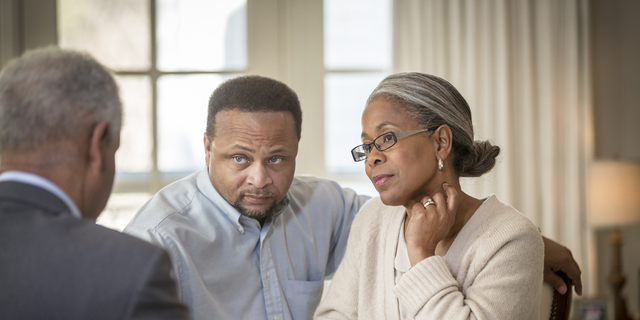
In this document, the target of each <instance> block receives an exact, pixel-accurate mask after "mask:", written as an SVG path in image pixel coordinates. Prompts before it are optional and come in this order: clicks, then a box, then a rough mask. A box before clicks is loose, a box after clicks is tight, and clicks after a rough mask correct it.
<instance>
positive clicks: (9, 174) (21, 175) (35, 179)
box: [0, 170, 82, 218]
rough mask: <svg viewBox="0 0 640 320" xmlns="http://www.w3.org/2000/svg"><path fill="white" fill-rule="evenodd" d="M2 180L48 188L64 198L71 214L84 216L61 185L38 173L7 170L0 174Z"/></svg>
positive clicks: (63, 200)
mask: <svg viewBox="0 0 640 320" xmlns="http://www.w3.org/2000/svg"><path fill="white" fill-rule="evenodd" d="M2 181H15V182H21V183H26V184H30V185H32V186H36V187H39V188H42V189H44V190H47V191H49V192H51V193H53V194H54V195H55V196H57V197H58V198H60V200H62V202H64V204H66V205H67V208H69V211H71V214H72V215H73V216H74V217H76V218H82V214H81V213H80V209H78V206H76V204H75V202H73V200H71V198H70V197H69V196H68V195H67V194H66V193H65V192H64V191H62V189H60V187H58V186H57V185H55V184H54V183H53V182H51V181H49V180H47V179H45V178H43V177H41V176H39V175H37V174H33V173H29V172H24V171H14V170H11V171H5V172H3V173H2V174H0V182H2Z"/></svg>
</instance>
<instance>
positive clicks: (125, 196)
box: [96, 192, 151, 231]
mask: <svg viewBox="0 0 640 320" xmlns="http://www.w3.org/2000/svg"><path fill="white" fill-rule="evenodd" d="M149 198H151V194H149V193H144V192H140V193H112V194H111V197H109V202H107V206H106V207H105V208H104V211H102V213H101V214H100V216H99V217H98V219H97V221H96V223H97V224H99V225H102V226H105V227H107V228H111V229H115V230H118V231H122V230H123V229H124V227H126V226H127V224H128V223H129V221H131V219H132V218H133V216H134V215H135V214H136V212H138V210H139V209H140V207H142V205H144V204H145V202H147V201H148V200H149Z"/></svg>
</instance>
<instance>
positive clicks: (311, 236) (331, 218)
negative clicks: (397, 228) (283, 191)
mask: <svg viewBox="0 0 640 320" xmlns="http://www.w3.org/2000/svg"><path fill="white" fill-rule="evenodd" d="M366 200H368V197H366V196H358V195H356V193H355V192H354V191H353V190H350V189H343V188H341V187H340V186H339V185H338V184H337V183H335V182H332V181H329V180H325V179H320V178H317V177H311V176H296V177H295V178H294V180H293V183H292V184H291V187H290V188H289V191H288V192H287V195H286V198H285V201H286V204H287V205H286V207H285V208H284V209H283V210H282V211H280V212H279V213H277V214H276V215H275V216H273V217H272V218H269V219H267V220H266V222H265V223H264V226H262V227H260V224H259V223H258V221H256V220H254V219H251V218H247V217H245V216H242V215H240V213H239V212H238V211H237V210H236V209H235V208H233V207H232V206H231V205H230V204H229V203H228V202H227V201H226V200H225V199H224V198H222V196H220V194H219V193H218V192H217V191H216V190H215V189H214V188H213V185H212V184H211V181H210V180H209V175H208V171H207V168H204V169H203V170H202V171H199V172H196V173H194V174H192V175H190V176H188V177H186V178H184V179H182V180H180V181H177V182H175V183H173V184H171V185H169V186H167V187H166V188H164V189H162V190H160V192H158V193H157V194H156V195H155V196H154V197H153V198H151V200H149V201H148V202H147V203H146V204H145V205H144V206H143V207H142V208H141V209H140V211H138V213H137V214H136V216H135V217H134V218H133V220H132V221H131V222H130V223H129V225H128V226H127V227H126V228H125V230H124V232H126V233H129V234H132V235H135V236H137V237H140V238H142V239H145V240H147V241H150V242H152V243H155V244H157V245H160V246H162V247H164V248H165V249H167V251H169V253H170V255H171V258H172V262H173V266H174V276H175V278H176V281H177V282H178V284H179V288H180V293H181V297H182V300H183V301H184V302H185V303H186V304H188V305H189V307H190V309H191V314H192V317H193V318H194V319H234V320H235V319H270V320H279V319H296V320H297V319H311V318H312V316H313V312H314V311H315V309H316V307H317V306H318V303H319V302H320V298H321V295H322V289H323V281H324V279H325V277H326V276H327V275H330V274H332V273H333V272H335V270H336V269H337V268H338V265H339V264H340V261H341V260H342V257H343V255H344V251H345V249H346V243H347V238H348V236H349V230H350V228H351V222H352V221H353V218H354V217H355V215H356V213H357V211H358V209H359V208H360V207H361V206H362V205H363V204H364V202H365V201H366Z"/></svg>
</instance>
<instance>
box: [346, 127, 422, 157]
mask: <svg viewBox="0 0 640 320" xmlns="http://www.w3.org/2000/svg"><path fill="white" fill-rule="evenodd" d="M433 130H434V129H422V130H415V131H404V132H393V131H389V132H386V133H383V134H381V135H379V136H378V137H377V138H375V139H373V142H371V143H365V144H361V145H359V146H357V147H355V148H353V149H351V156H353V161H355V162H358V161H362V160H364V159H366V158H367V157H368V156H369V153H370V152H371V150H373V147H376V149H378V150H379V151H384V150H387V149H389V148H391V147H393V146H394V145H395V144H396V143H397V142H398V140H400V139H402V138H406V137H408V136H412V135H414V134H418V133H420V132H426V131H433Z"/></svg>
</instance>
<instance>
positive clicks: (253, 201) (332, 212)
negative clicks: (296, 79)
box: [124, 76, 579, 320]
mask: <svg viewBox="0 0 640 320" xmlns="http://www.w3.org/2000/svg"><path fill="white" fill-rule="evenodd" d="M301 127H302V111H301V109H300V103H299V101H298V98H297V96H296V94H295V93H294V92H293V91H292V90H291V89H290V88H289V87H287V86H286V85H285V84H283V83H281V82H279V81H276V80H273V79H269V78H264V77H259V76H243V77H238V78H234V79H231V80H228V81H227V82H225V83H223V84H222V85H221V86H219V87H218V88H217V89H216V90H215V91H214V92H213V94H212V96H211V98H210V100H209V111H208V117H207V129H206V133H205V134H204V148H205V161H206V165H207V167H205V168H203V169H202V170H201V171H199V172H195V173H193V174H192V175H190V176H188V177H186V178H184V179H182V180H179V181H177V182H174V183H172V184H170V185H169V186H167V187H166V188H164V189H162V190H160V191H159V192H158V193H157V194H156V195H155V196H154V197H153V198H151V200H149V201H148V202H147V203H146V204H145V205H144V206H143V207H142V208H141V209H140V211H139V212H138V213H137V215H136V216H135V217H134V218H133V220H132V221H131V222H130V224H129V225H128V226H127V227H126V228H125V230H124V231H125V232H126V233H129V234H132V235H135V236H138V237H141V238H143V239H146V240H148V241H151V242H153V243H155V244H158V245H160V246H162V247H164V248H166V249H167V250H168V251H169V253H170V255H171V257H172V261H173V267H174V277H175V278H176V280H177V282H178V286H179V289H180V293H181V298H182V300H183V301H184V302H186V303H187V304H188V305H189V307H190V309H191V312H192V318H194V319H272V320H278V319H310V318H311V317H312V315H313V312H314V311H315V308H316V307H317V305H318V303H319V302H320V298H321V295H322V289H323V280H325V278H326V277H327V276H329V275H331V274H332V273H333V272H334V271H335V270H336V269H337V267H338V265H339V263H340V261H341V260H342V257H343V255H344V251H345V249H346V243H347V238H348V235H349V230H350V227H351V222H352V221H353V218H354V216H355V214H356V213H357V211H358V209H359V208H360V207H361V206H362V205H363V204H364V202H365V201H366V200H368V197H365V196H359V195H357V194H356V193H355V192H354V191H352V190H350V189H345V188H341V187H340V186H339V185H338V184H336V183H335V182H332V181H329V180H325V179H320V178H316V177H311V176H294V171H295V157H296V155H297V152H298V142H299V140H300V133H301ZM554 244H555V243H554ZM556 245H557V244H556ZM558 246H559V245H558ZM561 248H562V247H561ZM557 252H559V253H558V254H556V255H555V256H556V257H561V258H563V259H565V258H566V257H567V252H568V250H566V249H565V250H557ZM568 255H569V257H570V253H568ZM569 260H573V259H569ZM555 261H560V260H559V259H556V260H555ZM565 268H566V267H565ZM577 278H578V280H579V269H578V271H577Z"/></svg>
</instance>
